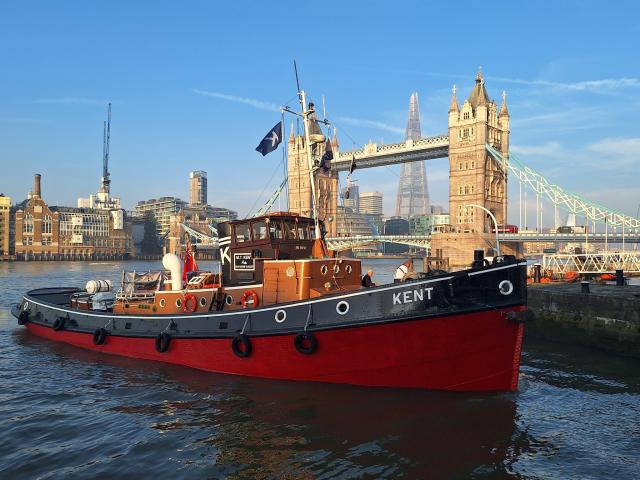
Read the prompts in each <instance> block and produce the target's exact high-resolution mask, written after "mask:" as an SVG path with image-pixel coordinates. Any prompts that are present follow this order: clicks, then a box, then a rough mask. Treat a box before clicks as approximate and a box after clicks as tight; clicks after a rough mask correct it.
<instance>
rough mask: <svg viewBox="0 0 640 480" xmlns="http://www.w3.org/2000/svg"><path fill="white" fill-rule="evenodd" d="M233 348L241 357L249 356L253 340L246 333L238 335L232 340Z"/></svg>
mask: <svg viewBox="0 0 640 480" xmlns="http://www.w3.org/2000/svg"><path fill="white" fill-rule="evenodd" d="M231 350H233V353H235V354H236V355H237V356H238V357H240V358H247V357H249V356H250V355H251V352H252V351H253V347H252V346H251V340H249V337H247V336H246V335H245V334H244V333H241V334H239V335H236V336H235V337H233V340H232V341H231Z"/></svg>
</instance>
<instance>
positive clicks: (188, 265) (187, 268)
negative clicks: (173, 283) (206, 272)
mask: <svg viewBox="0 0 640 480" xmlns="http://www.w3.org/2000/svg"><path fill="white" fill-rule="evenodd" d="M183 270H184V271H183V273H182V280H183V281H184V282H186V281H187V274H188V273H189V272H195V271H197V270H198V264H197V263H196V259H195V258H194V257H193V253H192V252H191V242H187V247H186V248H185V251H184V269H183Z"/></svg>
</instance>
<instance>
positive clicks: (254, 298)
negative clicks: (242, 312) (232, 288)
mask: <svg viewBox="0 0 640 480" xmlns="http://www.w3.org/2000/svg"><path fill="white" fill-rule="evenodd" d="M249 299H251V302H247V300H249ZM240 302H241V303H242V306H243V307H244V308H247V306H248V305H250V306H251V308H258V305H260V297H258V294H257V293H256V292H254V291H253V290H247V291H246V292H244V293H243V294H242V299H241V300H240Z"/></svg>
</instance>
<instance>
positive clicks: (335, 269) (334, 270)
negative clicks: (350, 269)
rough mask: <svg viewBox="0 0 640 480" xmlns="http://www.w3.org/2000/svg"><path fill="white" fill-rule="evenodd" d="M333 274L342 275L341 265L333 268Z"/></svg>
mask: <svg viewBox="0 0 640 480" xmlns="http://www.w3.org/2000/svg"><path fill="white" fill-rule="evenodd" d="M333 273H340V265H338V264H337V263H336V264H335V265H334V266H333Z"/></svg>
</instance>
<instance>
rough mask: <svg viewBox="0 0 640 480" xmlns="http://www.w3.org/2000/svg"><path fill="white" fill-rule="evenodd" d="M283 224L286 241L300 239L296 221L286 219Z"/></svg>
mask: <svg viewBox="0 0 640 480" xmlns="http://www.w3.org/2000/svg"><path fill="white" fill-rule="evenodd" d="M282 223H283V225H284V239H285V240H296V239H297V238H298V230H297V226H296V221H295V220H293V219H285V220H284V221H283V222H282Z"/></svg>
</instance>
